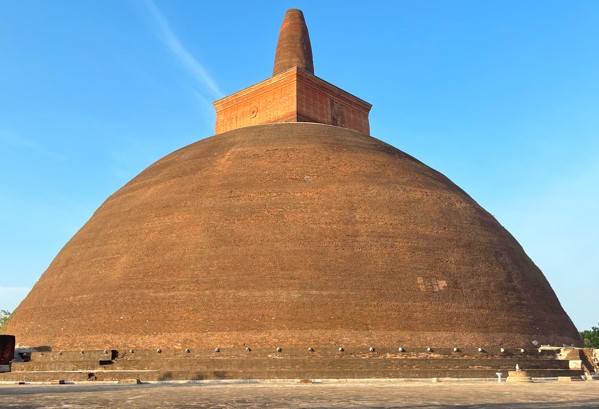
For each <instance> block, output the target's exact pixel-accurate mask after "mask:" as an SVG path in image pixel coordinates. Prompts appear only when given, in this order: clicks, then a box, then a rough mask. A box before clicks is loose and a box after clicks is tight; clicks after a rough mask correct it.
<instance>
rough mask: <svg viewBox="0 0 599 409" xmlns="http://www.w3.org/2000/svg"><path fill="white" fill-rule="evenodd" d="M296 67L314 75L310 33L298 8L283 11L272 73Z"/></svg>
mask: <svg viewBox="0 0 599 409" xmlns="http://www.w3.org/2000/svg"><path fill="white" fill-rule="evenodd" d="M293 67H298V68H301V69H302V70H304V71H306V72H308V73H310V74H312V75H314V62H313V61H312V46H311V45H310V35H309V34H308V27H306V21H305V20H304V13H302V11H301V10H298V9H289V10H287V13H285V18H284V19H283V24H281V30H280V31H279V41H278V43H277V51H276V54H275V66H274V69H273V71H272V75H273V76H275V75H277V74H280V73H282V72H283V71H287V70H288V69H290V68H293Z"/></svg>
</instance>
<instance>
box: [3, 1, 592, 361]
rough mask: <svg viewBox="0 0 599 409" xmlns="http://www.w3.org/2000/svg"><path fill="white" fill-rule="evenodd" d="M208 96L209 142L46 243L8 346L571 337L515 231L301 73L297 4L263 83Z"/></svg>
mask: <svg viewBox="0 0 599 409" xmlns="http://www.w3.org/2000/svg"><path fill="white" fill-rule="evenodd" d="M214 106H215V108H216V112H217V118H216V134H215V135H214V136H211V137H209V138H206V139H203V140H200V141H198V142H196V143H193V144H191V145H189V146H186V147H184V148H182V149H180V150H177V151H175V152H173V153H171V154H169V155H167V156H165V157H163V158H162V159H160V160H158V161H157V162H156V163H154V164H152V165H151V166H149V167H148V168H147V169H145V170H144V171H143V172H141V173H140V174H139V175H138V176H136V177H135V178H134V179H132V180H131V181H130V182H129V183H127V184H126V185H125V186H124V187H122V188H121V189H120V190H118V191H117V192H115V193H114V194H113V195H111V196H110V197H109V198H108V199H107V200H106V201H105V202H104V203H103V204H102V205H101V206H100V207H99V208H98V209H97V211H96V212H95V213H94V214H93V216H92V217H91V218H90V220H89V221H88V222H87V223H86V224H85V225H84V226H83V227H82V228H81V229H80V230H79V231H78V232H77V233H76V234H75V235H74V236H73V237H72V238H71V240H70V241H69V242H68V243H67V244H66V245H65V246H64V248H63V249H62V250H61V251H60V252H59V253H58V255H57V256H56V258H55V259H54V260H53V262H52V263H51V265H50V266H49V267H48V269H47V270H46V271H45V272H44V274H43V275H42V276H41V278H40V279H39V281H38V282H37V283H36V285H35V286H34V287H33V289H32V290H31V292H30V293H29V295H28V296H27V297H26V298H25V300H24V301H23V302H22V303H21V304H20V305H19V307H18V308H17V309H16V311H15V312H14V315H13V317H12V319H11V321H10V324H9V326H8V332H9V333H12V334H15V335H16V337H17V338H16V339H17V343H18V344H19V345H27V346H32V347H39V346H47V347H49V348H50V349H51V350H53V351H59V350H60V351H67V350H79V349H116V350H121V349H123V350H128V349H148V350H149V349H156V348H157V347H161V348H192V349H193V348H200V349H201V348H204V349H210V350H216V349H215V348H218V349H219V350H223V351H224V350H226V349H227V348H229V349H233V348H238V349H240V350H241V349H245V350H246V351H250V349H254V350H256V349H260V348H266V349H268V350H273V351H274V348H275V347H276V348H278V349H277V350H278V351H280V350H283V351H285V350H294V349H295V350H302V351H311V352H318V351H320V350H324V349H326V348H328V349H334V350H335V351H343V350H345V351H349V350H351V349H352V348H360V349H361V350H366V349H368V348H370V352H372V351H374V350H375V348H377V349H384V348H388V349H389V350H391V349H392V350H394V351H397V350H398V348H399V347H401V348H400V350H401V349H403V348H406V349H408V348H412V349H414V348H425V347H427V348H429V350H431V348H451V347H455V346H460V348H475V347H476V348H481V350H482V348H495V349H497V348H499V347H502V348H521V347H522V348H532V347H533V345H538V344H552V345H560V346H561V345H562V344H568V345H570V344H574V345H579V344H580V339H579V336H578V333H577V331H576V328H575V327H574V325H573V324H572V322H571V320H570V318H569V317H568V316H567V314H566V313H565V312H564V310H563V308H562V307H561V305H560V303H559V301H558V299H557V297H556V295H555V293H554V291H553V290H552V288H551V286H550V285H549V283H548V281H547V280H546V278H545V277H544V275H543V273H542V272H541V271H540V270H539V268H537V266H536V265H535V264H534V263H533V262H532V261H531V259H530V258H529V257H528V256H527V255H526V253H525V252H524V250H523V249H522V247H521V246H520V244H518V242H517V241H516V240H515V239H514V237H512V235H511V234H510V233H509V232H508V231H507V230H506V229H505V228H504V227H502V226H501V224H500V223H498V221H497V220H495V218H494V217H493V216H492V215H491V214H489V213H488V212H487V211H485V210H484V209H483V208H482V207H481V206H479V205H478V204H477V203H476V201H475V200H473V199H472V198H471V197H470V196H469V195H468V194H467V193H465V192H464V191H463V190H462V189H460V188H459V187H458V186H457V185H455V184H454V183H453V182H452V181H450V180H449V179H448V178H447V177H445V176H444V175H442V174H441V173H439V172H437V171H435V170H434V169H432V168H430V167H428V166H426V165H425V164H423V163H422V162H420V161H418V160H417V159H415V158H413V157H412V156H410V155H408V154H407V153H404V152H402V151H400V150H398V149H396V148H395V147H393V146H390V145H388V144H386V143H384V142H382V141H380V140H378V139H376V138H374V137H372V136H371V135H370V127H369V123H368V114H369V111H370V108H371V105H370V104H369V103H367V102H365V101H363V100H361V99H359V98H357V97H355V96H353V95H351V94H350V93H348V92H346V91H343V90H341V89H339V88H338V87H336V86H334V85H332V84H330V83H328V82H326V81H324V80H322V79H320V78H318V77H317V76H315V75H314V65H313V59H312V51H311V45H310V38H309V35H308V30H307V27H306V24H305V21H304V17H303V14H302V12H301V11H299V10H295V9H292V10H289V11H288V12H287V14H286V15H285V18H284V21H283V24H282V27H281V31H280V34H279V42H278V45H277V49H276V57H275V64H274V71H273V75H272V77H270V78H268V79H267V80H265V81H262V82H260V83H258V84H256V85H253V86H250V87H249V88H247V89H244V90H242V91H239V92H237V93H235V94H233V95H230V96H228V97H225V98H223V99H221V100H219V101H216V102H215V103H214ZM363 348H366V349H363Z"/></svg>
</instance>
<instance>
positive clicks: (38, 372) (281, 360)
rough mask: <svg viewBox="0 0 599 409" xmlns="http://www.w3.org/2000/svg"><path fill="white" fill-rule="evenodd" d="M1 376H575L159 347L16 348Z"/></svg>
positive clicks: (418, 361)
mask: <svg viewBox="0 0 599 409" xmlns="http://www.w3.org/2000/svg"><path fill="white" fill-rule="evenodd" d="M20 355H21V358H22V359H23V362H13V364H12V372H10V373H4V374H0V381H13V382H20V381H25V382H36V381H38V382H49V381H58V380H64V381H69V382H82V381H118V380H123V379H140V380H142V381H167V380H209V379H356V378H408V379H413V378H458V379H459V378H462V379H465V378H483V379H484V378H487V379H496V378H497V375H496V374H497V373H498V372H499V373H502V374H503V377H504V378H505V376H506V375H507V374H508V371H513V370H514V369H515V367H516V365H518V366H519V368H522V369H523V370H526V373H527V374H528V376H530V377H539V378H556V379H557V378H558V377H580V375H581V374H582V373H583V371H581V370H580V369H571V367H570V361H569V360H564V359H558V357H557V355H556V352H555V351H542V352H539V351H538V350H534V349H533V350H520V349H513V350H504V351H503V352H500V351H499V350H497V351H492V350H482V351H478V350H477V349H472V350H459V351H453V350H452V349H438V350H431V351H427V350H426V348H420V349H416V348H414V349H406V350H404V351H403V352H399V351H398V350H397V349H395V350H394V349H391V348H381V349H373V350H372V351H370V350H369V348H366V347H365V348H363V349H362V350H343V351H339V350H338V349H333V348H330V349H318V348H313V349H312V350H311V351H310V350H308V349H305V350H299V349H280V350H277V349H275V348H272V349H260V348H256V349H252V348H238V349H233V348H232V349H218V351H217V350H213V349H210V350H208V349H198V350H196V349H193V350H192V349H156V350H125V351H120V350H102V351H45V352H30V353H21V354H20Z"/></svg>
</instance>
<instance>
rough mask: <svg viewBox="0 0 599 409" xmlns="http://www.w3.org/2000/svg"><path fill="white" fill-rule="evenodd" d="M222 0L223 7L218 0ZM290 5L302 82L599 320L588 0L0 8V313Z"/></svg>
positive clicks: (252, 55)
mask: <svg viewBox="0 0 599 409" xmlns="http://www.w3.org/2000/svg"><path fill="white" fill-rule="evenodd" d="M217 3H218V4H217ZM291 7H296V8H300V9H302V10H303V11H304V15H305V17H306V21H307V24H308V29H309V31H310V36H311V40H312V47H313V52H314V66H315V74H316V75H317V76H319V77H320V78H323V79H325V80H326V81H328V82H331V83H333V84H335V85H337V86H339V87H341V88H343V89H345V90H347V91H349V92H351V93H353V94H354V95H356V96H358V97H360V98H362V99H365V100H366V101H368V102H370V103H372V104H373V109H372V111H371V116H370V124H371V132H372V135H373V136H375V137H377V138H379V139H382V140H384V141H386V142H388V143H390V144H392V145H394V146H396V147H397V148H399V149H401V150H403V151H405V152H407V153H409V154H411V155H413V156H415V157H417V158H418V159H420V160H422V161H423V162H424V163H426V164H428V165H429V166H432V167H433V168H435V169H437V170H439V171H441V172H443V173H444V174H446V175H447V176H448V177H449V178H451V179H452V180H453V181H454V182H456V183H457V184H458V185H459V186H461V187H462V188H463V189H464V190H466V191H467V192H468V193H469V194H470V195H471V196H472V197H473V198H474V199H475V200H477V201H478V202H479V203H480V204H481V205H482V206H483V207H485V208H486V209H487V210H488V211H489V212H491V213H492V214H493V215H494V216H495V217H496V218H497V219H498V220H499V221H500V222H501V223H502V224H503V225H504V226H505V227H506V228H507V229H508V230H509V231H510V232H511V233H512V234H513V235H514V236H515V237H516V239H518V241H519V242H520V243H521V244H522V246H523V247H524V249H525V250H526V252H527V253H528V254H529V256H530V257H531V258H532V259H533V260H534V261H535V263H536V264H537V265H538V266H539V267H540V268H541V269H542V270H543V272H544V274H545V276H546V277H547V278H548V280H549V282H550V283H551V285H552V286H553V288H554V290H555V291H556V293H557V295H558V296H559V298H560V300H561V302H562V305H563V306H564V308H565V309H566V311H567V312H568V314H569V315H570V316H571V318H572V319H573V321H574V323H575V325H576V326H577V327H578V328H579V329H588V328H590V327H591V326H593V325H597V323H598V322H599V314H597V309H596V308H594V305H595V304H596V300H597V288H599V287H598V286H599V280H598V279H599V274H598V273H599V267H598V266H599V251H598V250H599V249H598V248H597V246H598V243H599V189H598V187H599V182H598V181H599V52H598V51H599V50H598V49H597V47H598V46H597V44H599V2H597V1H575V0H571V1H527V0H519V1H508V0H503V1H457V0H456V1H426V0H425V1H388V2H376V1H375V2H364V1H359V2H358V1H293V2H290V1H260V0H256V1H253V2H245V1H243V2H242V1H230V2H203V1H191V0H187V1H182V0H170V1H158V0H155V1H154V2H152V1H143V0H136V1H133V0H130V1H126V0H88V1H78V0H60V1H41V0H40V1H32V0H21V1H18V2H8V1H5V2H2V3H0V52H1V53H2V58H1V59H0V96H1V98H0V155H1V160H0V309H9V310H13V309H14V308H15V307H16V306H17V305H18V303H19V302H20V300H21V299H22V298H23V297H24V296H25V294H26V293H27V291H28V290H29V289H30V288H31V287H32V286H33V285H34V283H35V282H36V281H37V279H38V278H39V276H40V275H41V274H42V273H43V271H44V270H45V269H46V267H47V266H48V264H49V263H50V262H51V261H52V259H53V258H54V256H55V255H56V254H57V253H58V252H59V251H60V249H61V248H62V247H63V246H64V244H65V243H66V242H67V241H68V240H69V238H70V237H71V236H72V235H73V234H74V233H75V232H76V231H77V230H78V229H79V228H80V227H81V226H82V225H83V224H84V223H85V222H86V221H87V220H88V219H89V218H90V217H91V215H92V214H93V212H94V210H95V209H97V208H98V207H99V206H100V204H101V203H102V202H103V201H104V200H105V199H106V198H107V197H108V196H109V195H110V194H111V193H113V192H114V191H116V190H117V189H118V188H120V187H121V186H122V185H124V184H125V183H126V182H127V181H128V180H130V179H131V178H132V177H134V176H135V175H136V174H137V173H139V172H140V171H141V170H142V169H144V168H145V167H147V166H148V165H150V164H151V163H153V162H154V161H156V160H157V159H159V158H160V157H162V156H164V155H166V154H167V153H169V152H171V151H173V150H175V149H178V148H180V147H183V146H185V145H187V144H189V143H192V142H194V141H196V140H199V139H202V138H205V137H208V136H210V135H212V134H213V132H214V120H215V115H214V110H213V108H212V105H211V103H212V102H213V101H214V100H216V99H218V98H220V97H222V96H225V95H228V94H230V93H232V92H235V91H238V90H240V89H242V88H245V87H247V86H249V85H252V84H254V83H256V82H259V81H261V80H263V79H266V78H268V77H269V76H270V75H271V72H272V65H273V60H274V51H275V46H276V41H277V35H278V30H279V27H280V24H281V21H282V18H283V15H284V13H285V10H286V9H288V8H291Z"/></svg>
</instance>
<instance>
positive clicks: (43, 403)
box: [0, 381, 599, 409]
mask: <svg viewBox="0 0 599 409" xmlns="http://www.w3.org/2000/svg"><path fill="white" fill-rule="evenodd" d="M0 407H2V408H25V409H28V408H67V407H68V408H84V407H85V408H107V407H111V408H124V407H126V408H149V407H151V408H265V407H268V408H449V407H453V408H456V407H457V408H468V409H474V408H484V409H488V408H516V409H518V408H533V409H545V408H598V407H599V382H592V381H589V382H571V383H558V382H546V383H529V384H506V383H492V382H476V383H475V382H447V383H432V382H386V383H385V382H337V383H267V382H258V383H198V384H183V383H180V384H173V383H166V384H164V383H162V384H161V383H153V384H141V385H135V384H134V385H109V384H103V385H94V384H71V385H0Z"/></svg>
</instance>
